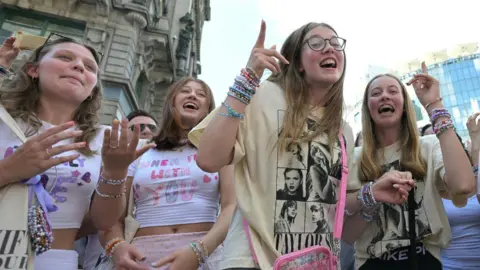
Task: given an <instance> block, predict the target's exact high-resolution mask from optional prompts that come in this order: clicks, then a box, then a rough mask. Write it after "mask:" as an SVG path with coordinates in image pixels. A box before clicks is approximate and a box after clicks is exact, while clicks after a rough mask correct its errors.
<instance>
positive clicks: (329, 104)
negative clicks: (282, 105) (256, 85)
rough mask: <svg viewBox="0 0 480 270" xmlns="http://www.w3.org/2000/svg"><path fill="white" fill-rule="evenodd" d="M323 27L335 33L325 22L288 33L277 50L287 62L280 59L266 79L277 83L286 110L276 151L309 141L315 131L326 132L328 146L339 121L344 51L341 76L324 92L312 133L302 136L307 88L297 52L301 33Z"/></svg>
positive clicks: (307, 109)
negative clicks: (276, 70)
mask: <svg viewBox="0 0 480 270" xmlns="http://www.w3.org/2000/svg"><path fill="white" fill-rule="evenodd" d="M319 26H322V27H326V28H328V29H330V30H332V31H333V32H334V33H335V34H336V33H337V32H336V31H335V30H334V29H333V27H331V26H330V25H328V24H326V23H307V24H305V25H303V26H302V27H300V28H298V29H297V30H295V31H294V32H293V33H291V34H290V36H288V38H287V39H286V40H285V43H284V44H283V46H282V49H281V51H280V53H281V54H282V55H283V56H284V57H285V58H286V59H287V60H288V61H289V62H290V64H289V65H286V64H284V63H282V62H280V69H281V71H280V72H279V73H277V74H273V75H272V76H270V77H269V78H268V80H269V81H271V82H274V83H276V84H278V85H279V86H280V87H281V88H282V89H283V90H284V91H285V97H286V100H287V110H286V112H285V118H284V120H283V130H282V132H281V133H280V136H279V137H280V138H279V144H280V150H281V151H283V150H284V149H285V147H286V146H287V145H288V144H289V143H290V142H292V141H293V142H299V141H310V140H312V139H313V138H315V137H317V136H318V135H319V134H321V133H324V132H326V133H327V135H328V141H329V146H330V148H331V149H332V148H333V146H334V144H335V142H336V138H337V135H338V130H339V129H340V126H341V123H342V115H343V82H344V79H345V69H346V66H347V63H346V62H347V60H346V55H345V53H344V67H343V72H342V76H341V77H340V79H339V80H338V81H337V82H336V83H334V84H333V86H332V89H330V90H329V91H328V93H327V95H326V103H325V104H326V105H325V114H324V115H323V117H322V118H321V119H320V121H319V122H315V124H314V126H313V127H312V130H314V131H313V132H311V133H310V134H308V135H305V136H304V126H305V125H306V123H307V118H308V115H309V113H310V107H309V106H306V104H310V102H309V99H310V95H309V91H308V88H307V84H306V82H305V80H304V78H303V76H302V74H301V72H300V71H299V67H300V65H301V53H302V47H303V45H304V39H305V36H306V35H307V34H308V33H309V32H310V31H311V30H312V29H314V28H317V27H319Z"/></svg>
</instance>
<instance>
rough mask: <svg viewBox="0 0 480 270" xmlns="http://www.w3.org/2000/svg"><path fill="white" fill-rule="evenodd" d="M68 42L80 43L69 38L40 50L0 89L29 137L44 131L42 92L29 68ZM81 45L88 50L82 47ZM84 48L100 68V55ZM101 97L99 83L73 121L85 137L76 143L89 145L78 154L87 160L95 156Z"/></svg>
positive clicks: (0, 98) (4, 103) (0, 99)
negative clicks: (24, 126)
mask: <svg viewBox="0 0 480 270" xmlns="http://www.w3.org/2000/svg"><path fill="white" fill-rule="evenodd" d="M67 42H68V43H77V42H75V41H73V40H70V39H67V38H60V39H57V40H54V41H52V42H48V43H47V44H45V45H43V46H41V47H39V48H37V49H36V50H35V51H33V53H32V55H31V56H30V57H29V58H28V60H27V62H26V63H25V64H24V65H23V66H22V67H21V68H20V69H18V70H17V71H16V73H15V76H14V77H13V78H12V79H11V80H6V81H4V83H3V85H2V86H1V87H0V102H1V103H2V104H3V106H4V107H5V109H6V110H7V111H8V112H9V113H10V115H12V117H13V118H15V119H20V120H22V121H23V122H25V123H26V124H27V126H28V129H27V131H26V136H27V137H29V136H32V135H35V134H36V133H37V132H38V130H39V129H40V128H41V127H42V121H41V120H40V118H38V115H37V112H38V109H39V105H40V96H41V95H42V90H41V89H40V87H39V81H38V79H33V78H31V77H30V76H28V74H27V68H28V67H29V66H31V65H38V64H39V62H40V60H42V58H43V57H44V56H45V55H46V54H47V53H48V52H49V51H50V50H51V49H52V48H53V47H54V46H55V45H57V44H60V43H67ZM77 44H79V43H77ZM79 45H82V46H85V45H83V44H79ZM85 47H86V48H87V49H88V50H90V52H92V54H93V56H94V58H95V61H96V62H97V64H99V61H100V60H99V56H98V55H97V52H96V51H95V50H94V49H92V48H90V47H88V46H85ZM97 77H98V78H99V77H100V76H99V74H97ZM102 96H103V94H102V88H101V83H100V80H99V79H98V80H97V85H96V86H95V87H94V88H93V90H92V95H91V96H90V97H88V98H87V99H86V100H84V101H83V102H82V103H81V104H80V106H78V108H77V109H76V110H75V113H74V116H73V119H72V120H73V121H75V124H76V125H77V127H78V128H79V129H80V130H82V131H83V133H82V135H81V136H80V137H77V138H75V140H74V141H75V142H87V145H86V147H85V148H83V149H79V150H78V152H80V153H82V154H84V155H86V156H92V155H94V154H96V151H93V150H91V149H90V147H89V143H90V142H91V141H92V139H93V138H94V137H95V135H96V133H97V132H98V123H99V117H98V113H99V111H100V108H101V104H102Z"/></svg>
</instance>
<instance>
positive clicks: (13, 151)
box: [0, 34, 138, 270]
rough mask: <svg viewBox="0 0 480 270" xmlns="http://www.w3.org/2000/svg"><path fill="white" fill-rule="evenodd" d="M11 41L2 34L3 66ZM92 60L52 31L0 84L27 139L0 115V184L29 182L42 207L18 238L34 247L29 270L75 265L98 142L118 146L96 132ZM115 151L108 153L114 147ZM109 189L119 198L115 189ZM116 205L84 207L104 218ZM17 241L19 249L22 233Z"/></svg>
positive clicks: (88, 51) (96, 60)
mask: <svg viewBox="0 0 480 270" xmlns="http://www.w3.org/2000/svg"><path fill="white" fill-rule="evenodd" d="M13 41H14V38H9V39H8V40H7V42H6V43H5V44H4V45H3V46H2V48H1V49H0V51H1V53H0V57H2V61H0V62H1V63H7V65H8V64H10V63H11V62H12V61H13V59H14V58H15V57H16V54H17V53H18V49H16V48H14V47H12V46H11V44H12V42H13ZM8 51H10V52H12V51H13V53H8ZM99 64H100V56H99V55H98V54H97V52H96V51H95V50H94V49H92V48H90V47H89V46H86V45H83V44H80V43H78V42H76V41H74V40H72V39H70V38H66V37H62V36H57V35H55V34H52V35H50V36H49V38H48V39H47V41H46V42H45V44H43V45H42V46H40V47H39V48H37V49H36V50H34V51H33V52H32V54H31V56H30V57H29V59H27V61H26V63H25V64H24V65H22V66H21V68H20V69H18V70H16V72H15V73H14V74H13V76H9V78H7V80H6V81H4V82H3V85H2V87H1V89H0V102H1V104H2V105H3V106H4V107H5V109H6V111H7V112H8V113H9V114H10V115H11V116H12V117H13V119H14V120H15V121H16V122H17V124H18V126H19V127H20V128H21V129H22V131H23V132H24V134H25V136H26V137H27V138H28V141H27V142H26V143H24V144H22V142H21V140H20V139H19V138H18V137H17V136H16V135H15V133H14V132H13V131H12V130H11V129H10V128H9V126H8V125H7V124H6V123H4V122H0V138H1V140H0V152H1V154H2V156H1V157H0V188H2V187H4V186H6V185H9V184H17V183H25V184H27V185H31V186H33V187H34V188H33V190H34V191H35V194H36V195H37V196H36V198H37V199H38V200H39V202H40V203H43V204H41V205H42V207H41V210H38V211H41V212H44V213H45V215H44V216H43V219H42V218H33V217H31V216H29V224H30V225H31V226H32V227H34V228H36V229H35V230H33V229H32V230H30V231H29V234H30V235H29V236H26V237H30V240H31V243H32V245H33V247H34V249H35V250H36V251H37V256H36V257H35V262H34V269H36V270H43V269H52V267H54V268H55V267H56V268H58V269H62V270H63V269H65V270H73V269H75V270H76V269H77V267H78V254H77V252H76V251H74V250H73V243H74V241H75V239H76V237H77V233H78V232H79V229H80V227H81V225H82V222H83V221H84V216H85V214H86V213H87V212H88V210H89V204H90V200H91V197H92V194H93V193H94V190H95V187H96V186H97V180H98V179H99V175H100V168H101V165H102V158H101V156H100V149H101V148H102V145H104V144H106V145H107V147H108V146H111V147H112V150H114V149H113V148H118V147H117V146H116V145H115V144H113V143H112V142H110V141H109V136H107V137H104V136H103V135H104V130H105V127H102V126H101V125H100V124H99V117H98V116H99V112H100V106H101V101H102V90H101V85H100V81H99V79H98V75H99V70H100V69H99ZM127 124H128V123H127V122H126V121H124V122H123V123H122V125H124V126H126V125H127ZM118 125H119V123H118V121H116V122H115V123H114V124H113V127H114V130H115V129H116V130H117V131H118ZM137 129H138V128H137ZM106 133H107V134H109V131H107V132H106ZM114 133H115V131H114ZM136 134H137V135H138V131H137V132H136ZM112 137H113V136H112ZM137 137H138V136H137ZM109 143H110V144H109ZM132 147H133V150H132V151H127V152H126V153H127V154H130V153H133V154H132V155H130V156H132V157H131V158H135V156H136V155H137V152H136V151H135V147H136V144H135V143H134V144H132ZM104 148H105V147H104ZM119 150H122V149H118V150H114V151H111V152H113V153H117V154H118V152H119ZM102 153H103V154H104V155H105V154H108V153H106V152H105V151H102ZM122 153H123V154H122ZM120 154H121V155H125V152H121V153H120ZM109 155H111V153H110V154H109ZM131 158H130V162H131V161H133V159H131ZM124 159H125V158H124ZM26 180H28V181H26ZM99 186H100V188H101V189H102V191H103V192H108V193H111V194H112V193H113V192H111V191H115V189H116V188H117V187H113V188H112V187H110V186H111V185H108V184H104V183H103V184H99ZM117 194H118V195H119V197H120V194H121V190H120V191H119V192H118V193H117ZM2 203H7V202H2ZM116 204H117V202H115V199H111V198H101V199H96V202H94V203H93V204H92V206H91V210H92V211H93V212H94V213H95V215H97V216H106V218H105V223H107V225H108V223H113V222H114V221H115V220H116V219H117V218H118V217H119V216H120V213H116V212H115V209H114V208H113V207H110V206H115V205H116ZM44 207H45V208H46V209H45V208H44ZM37 213H39V212H37ZM100 225H102V224H100ZM50 228H51V231H50ZM49 232H51V234H50V233H49ZM43 233H44V234H43ZM18 241H22V246H24V247H25V249H26V248H27V245H26V243H27V242H26V241H29V239H28V238H25V239H18ZM23 241H24V242H23ZM2 244H3V245H5V244H6V243H2ZM25 254H27V252H26V250H25ZM10 264H13V262H10ZM16 267H18V268H22V267H20V266H19V265H15V267H13V268H16Z"/></svg>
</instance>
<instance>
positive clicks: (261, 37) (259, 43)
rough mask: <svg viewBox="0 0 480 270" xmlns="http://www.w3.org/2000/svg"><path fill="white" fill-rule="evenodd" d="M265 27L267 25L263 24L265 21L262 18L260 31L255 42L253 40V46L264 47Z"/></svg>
mask: <svg viewBox="0 0 480 270" xmlns="http://www.w3.org/2000/svg"><path fill="white" fill-rule="evenodd" d="M266 29H267V25H266V24H265V21H264V20H262V24H261V26H260V33H258V38H257V42H255V48H264V47H265V46H264V43H265V31H266Z"/></svg>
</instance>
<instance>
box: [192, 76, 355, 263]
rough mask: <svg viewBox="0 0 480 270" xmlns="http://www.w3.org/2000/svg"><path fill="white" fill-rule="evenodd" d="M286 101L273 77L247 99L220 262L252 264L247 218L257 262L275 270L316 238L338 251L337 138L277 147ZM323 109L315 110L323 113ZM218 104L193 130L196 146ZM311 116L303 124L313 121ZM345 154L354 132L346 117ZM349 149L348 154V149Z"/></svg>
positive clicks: (351, 150)
mask: <svg viewBox="0 0 480 270" xmlns="http://www.w3.org/2000/svg"><path fill="white" fill-rule="evenodd" d="M286 108H287V105H286V101H285V93H284V91H283V90H282V89H281V88H280V87H279V86H278V85H276V84H274V83H272V82H269V81H265V82H263V83H262V84H261V86H260V87H259V89H258V90H257V93H256V94H255V96H254V97H253V99H252V101H251V103H250V105H248V106H247V109H246V112H245V118H244V119H243V120H242V122H241V124H240V128H239V131H238V133H237V138H236V142H235V154H234V158H233V162H232V163H233V164H235V194H236V198H237V202H238V205H237V211H236V212H235V214H234V217H233V220H232V224H231V225H230V228H229V232H228V235H227V238H226V240H225V242H224V245H225V247H224V254H223V258H224V259H223V260H222V262H221V264H220V266H221V269H226V268H234V267H255V264H254V262H253V258H252V255H251V252H250V249H249V246H248V242H247V238H246V234H245V231H244V229H243V226H242V216H244V217H245V218H246V220H247V221H248V223H249V225H250V230H251V235H252V242H253V246H254V250H255V253H256V255H257V257H258V260H259V264H260V265H259V266H260V268H261V269H272V267H273V262H274V261H275V259H276V258H277V257H278V256H280V255H282V254H286V253H291V252H294V251H298V250H301V249H304V248H308V247H311V246H314V245H323V246H327V247H329V248H330V249H331V250H333V251H334V252H335V253H337V255H338V252H339V250H340V243H339V241H334V239H333V229H334V226H333V225H334V224H333V223H334V219H335V210H336V202H337V200H338V188H339V186H340V183H339V182H340V179H341V173H342V170H341V168H342V164H341V156H340V144H339V140H338V139H337V141H336V143H335V145H334V148H333V153H331V152H330V149H329V146H328V141H327V138H326V135H324V136H319V137H318V138H315V139H314V140H313V141H312V142H308V143H307V142H305V143H300V144H290V145H289V146H288V147H286V148H287V149H286V150H285V151H283V152H280V151H279V148H278V147H277V146H278V138H279V133H280V131H281V129H282V125H283V119H284V115H285V110H286ZM323 112H324V108H318V109H315V110H314V111H312V119H313V117H315V118H317V119H318V118H321V117H322V115H323ZM217 113H218V109H217V110H215V111H213V112H212V113H211V114H210V115H209V116H207V118H205V119H204V120H203V121H202V122H201V123H200V124H199V125H198V126H197V127H196V128H195V129H194V130H193V131H192V132H191V133H190V134H189V138H190V140H191V141H192V143H193V144H195V145H198V143H199V139H200V136H201V135H202V132H203V130H204V129H205V127H206V126H207V125H208V123H209V122H210V120H211V119H212V117H213V116H215V115H216V114H217ZM312 122H313V120H311V119H310V120H309V121H308V124H307V125H306V126H305V131H306V132H308V128H310V127H311V126H312ZM342 130H343V136H344V139H345V141H346V146H347V149H348V153H353V134H352V130H351V128H350V127H349V126H348V125H347V124H344V125H343V127H342ZM348 153H347V154H348Z"/></svg>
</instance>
